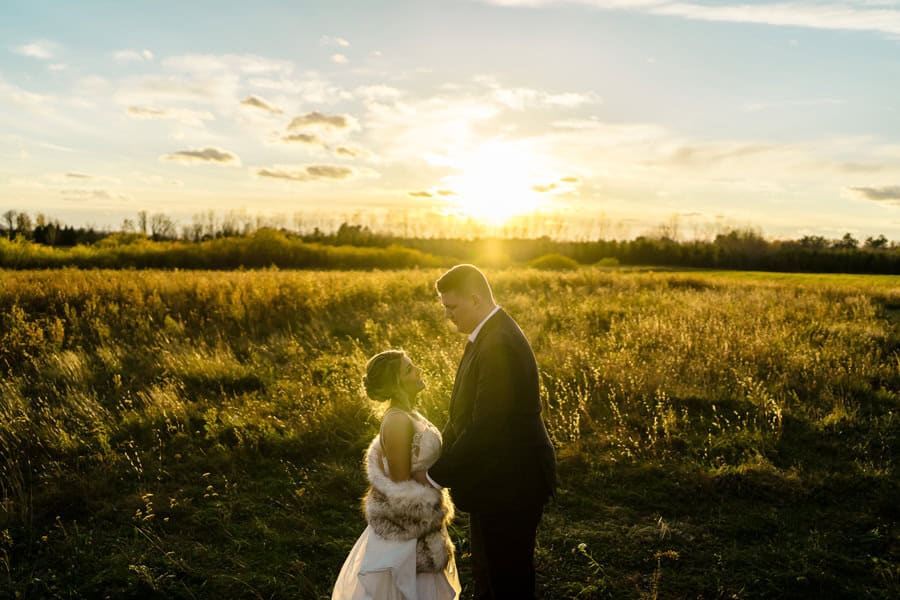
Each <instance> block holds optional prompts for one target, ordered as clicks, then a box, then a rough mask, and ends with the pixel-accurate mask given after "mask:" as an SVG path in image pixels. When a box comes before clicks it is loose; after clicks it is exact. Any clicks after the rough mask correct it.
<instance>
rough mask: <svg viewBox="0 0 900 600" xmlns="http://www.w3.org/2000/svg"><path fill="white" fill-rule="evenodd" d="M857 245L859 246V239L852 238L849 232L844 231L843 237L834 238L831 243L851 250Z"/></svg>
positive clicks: (839, 247)
mask: <svg viewBox="0 0 900 600" xmlns="http://www.w3.org/2000/svg"><path fill="white" fill-rule="evenodd" d="M857 246H859V240H857V239H856V238H854V237H853V236H852V235H850V234H849V233H845V234H844V237H842V238H841V239H839V240H835V241H834V244H833V247H835V248H838V249H841V250H853V249H855V248H856V247H857Z"/></svg>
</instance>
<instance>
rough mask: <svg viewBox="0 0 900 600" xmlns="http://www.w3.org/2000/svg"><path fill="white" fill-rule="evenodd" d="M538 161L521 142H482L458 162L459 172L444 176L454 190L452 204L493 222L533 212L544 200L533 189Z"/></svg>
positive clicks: (500, 222) (469, 213)
mask: <svg viewBox="0 0 900 600" xmlns="http://www.w3.org/2000/svg"><path fill="white" fill-rule="evenodd" d="M538 162H539V161H538V159H537V157H536V156H535V155H534V154H532V153H531V152H530V151H529V150H528V149H527V148H526V147H525V146H523V145H521V144H514V143H509V142H503V141H492V142H487V143H485V144H482V145H481V146H479V147H478V149H477V150H476V151H475V152H473V153H471V154H470V155H468V156H467V157H466V158H465V159H464V160H463V161H461V162H460V163H458V167H459V170H460V172H459V174H457V175H451V176H448V177H446V178H445V182H446V184H447V187H449V188H450V189H451V190H452V191H453V194H454V195H453V196H451V197H450V206H451V207H452V208H453V209H455V211H457V212H458V213H460V214H462V215H464V216H468V217H472V218H473V219H477V220H479V221H481V222H483V223H487V224H490V225H501V224H503V223H505V222H507V221H508V220H509V219H511V218H512V217H515V216H519V215H525V214H528V213H531V212H534V211H535V210H537V209H538V208H540V207H541V206H542V204H543V198H542V197H541V196H542V195H541V193H540V192H538V191H536V190H535V189H534V187H535V186H534V180H535V176H536V174H537V168H538V166H539V165H538V164H537V163H538Z"/></svg>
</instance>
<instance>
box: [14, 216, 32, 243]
mask: <svg viewBox="0 0 900 600" xmlns="http://www.w3.org/2000/svg"><path fill="white" fill-rule="evenodd" d="M31 230H32V226H31V217H30V216H28V213H25V212H20V213H19V214H18V215H16V231H17V232H18V233H21V234H22V236H23V237H26V238H30V237H31Z"/></svg>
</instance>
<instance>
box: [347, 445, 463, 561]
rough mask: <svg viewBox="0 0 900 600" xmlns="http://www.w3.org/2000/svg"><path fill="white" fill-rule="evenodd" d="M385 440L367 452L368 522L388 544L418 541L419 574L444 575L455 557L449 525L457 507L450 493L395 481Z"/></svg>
mask: <svg viewBox="0 0 900 600" xmlns="http://www.w3.org/2000/svg"><path fill="white" fill-rule="evenodd" d="M383 457H384V453H383V452H382V449H381V436H380V435H379V436H375V439H374V440H372V443H371V444H369V449H368V450H367V451H366V464H365V467H366V475H367V476H368V478H369V484H370V485H369V489H368V491H367V492H366V495H365V498H363V508H364V511H365V515H366V521H367V522H368V524H369V526H370V527H371V528H372V530H373V531H375V533H377V534H378V535H379V536H381V537H383V538H384V539H387V540H394V541H400V540H409V539H416V540H417V542H416V572H417V573H426V572H440V571H443V570H444V567H446V566H447V563H448V562H449V561H450V557H452V556H453V542H451V541H450V535H449V534H448V533H447V525H448V524H449V523H450V521H451V520H453V503H452V502H451V501H450V494H449V493H448V492H447V490H446V489H443V490H436V489H435V488H433V487H431V486H425V485H422V484H420V483H418V482H416V481H414V480H412V479H410V480H407V481H400V482H397V481H393V480H392V479H391V478H390V477H389V476H388V474H387V473H386V472H385V470H384V468H383V466H382V465H383V464H384V462H383Z"/></svg>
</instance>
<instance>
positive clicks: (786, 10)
mask: <svg viewBox="0 0 900 600" xmlns="http://www.w3.org/2000/svg"><path fill="white" fill-rule="evenodd" d="M486 1H487V2H488V3H489V4H494V5H499V6H506V7H527V8H539V7H545V6H553V5H560V4H568V5H572V4H580V5H584V6H589V7H592V8H596V9H599V10H610V11H628V12H639V13H645V14H651V15H660V16H670V17H681V18H683V19H691V20H697V21H719V22H729V23H753V24H757V25H771V26H777V27H806V28H811V29H833V30H842V31H876V32H880V33H885V34H889V35H900V10H898V9H897V8H896V3H892V2H889V1H875V2H873V1H871V0H843V1H840V0H837V1H831V2H819V1H814V0H795V1H793V2H771V3H770V2H754V3H751V2H746V1H741V2H733V1H729V2H715V3H710V4H700V3H697V2H679V1H671V0H486Z"/></svg>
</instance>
